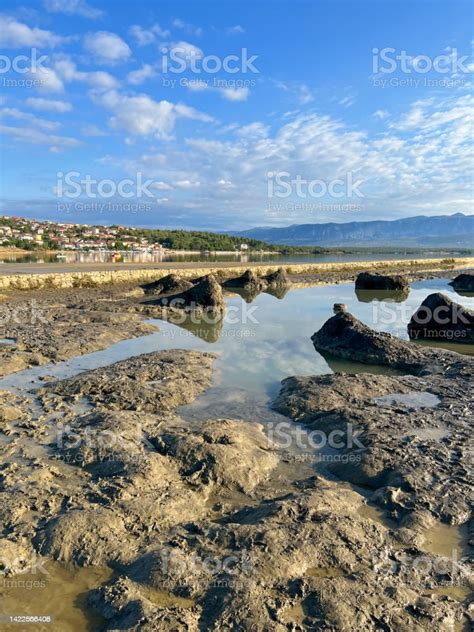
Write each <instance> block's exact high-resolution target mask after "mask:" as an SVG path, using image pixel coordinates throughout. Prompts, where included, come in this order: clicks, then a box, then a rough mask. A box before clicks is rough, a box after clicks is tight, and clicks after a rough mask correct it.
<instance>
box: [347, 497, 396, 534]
mask: <svg viewBox="0 0 474 632" xmlns="http://www.w3.org/2000/svg"><path fill="white" fill-rule="evenodd" d="M357 513H358V514H359V516H361V517H362V518H368V519H369V520H373V522H377V523H378V524H381V525H382V526H384V527H386V528H387V529H396V528H397V526H398V525H397V522H396V521H395V520H392V519H391V518H389V517H388V516H387V512H385V511H384V510H383V509H381V508H380V507H377V506H376V505H369V503H364V504H363V505H361V506H360V507H359V509H358V510H357Z"/></svg>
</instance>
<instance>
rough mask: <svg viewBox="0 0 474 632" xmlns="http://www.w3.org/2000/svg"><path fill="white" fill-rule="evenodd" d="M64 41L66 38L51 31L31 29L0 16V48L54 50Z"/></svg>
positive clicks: (10, 18) (12, 19) (8, 17)
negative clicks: (31, 47)
mask: <svg viewBox="0 0 474 632" xmlns="http://www.w3.org/2000/svg"><path fill="white" fill-rule="evenodd" d="M65 41H67V38H65V37H61V36H59V35H56V34H55V33H52V32H51V31H44V30H43V29H39V28H37V27H33V28H31V27H29V26H27V25H26V24H23V23H22V22H18V21H17V20H16V19H15V18H13V17H10V16H7V15H0V46H2V47H3V48H25V47H30V46H37V47H38V48H54V47H55V46H58V45H59V44H62V43H63V42H65Z"/></svg>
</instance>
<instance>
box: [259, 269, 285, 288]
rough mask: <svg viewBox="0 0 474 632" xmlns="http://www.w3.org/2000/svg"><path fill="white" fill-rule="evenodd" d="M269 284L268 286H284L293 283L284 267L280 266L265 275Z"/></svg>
mask: <svg viewBox="0 0 474 632" xmlns="http://www.w3.org/2000/svg"><path fill="white" fill-rule="evenodd" d="M263 278H264V279H265V281H266V282H267V284H268V287H270V288H275V287H283V286H287V285H291V281H290V279H289V278H288V275H287V274H286V272H285V270H284V268H278V270H277V271H276V272H272V273H270V274H267V275H266V276H264V277H263Z"/></svg>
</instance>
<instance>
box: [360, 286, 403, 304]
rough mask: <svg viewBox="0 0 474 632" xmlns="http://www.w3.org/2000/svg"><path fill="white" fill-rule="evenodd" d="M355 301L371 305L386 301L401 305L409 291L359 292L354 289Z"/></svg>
mask: <svg viewBox="0 0 474 632" xmlns="http://www.w3.org/2000/svg"><path fill="white" fill-rule="evenodd" d="M355 293H356V296H357V300H359V301H360V302H361V303H372V302H373V301H387V302H392V303H402V302H403V301H406V300H407V298H408V296H409V295H410V289H409V288H407V289H406V290H360V289H357V288H356V289H355Z"/></svg>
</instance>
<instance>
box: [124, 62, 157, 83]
mask: <svg viewBox="0 0 474 632" xmlns="http://www.w3.org/2000/svg"><path fill="white" fill-rule="evenodd" d="M152 77H156V70H155V69H154V68H153V66H151V65H150V64H143V66H142V67H141V68H140V69H139V70H132V71H131V72H129V73H128V75H127V81H128V83H130V84H132V85H134V86H138V85H140V84H141V83H143V82H144V81H146V80H147V79H151V78H152Z"/></svg>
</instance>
